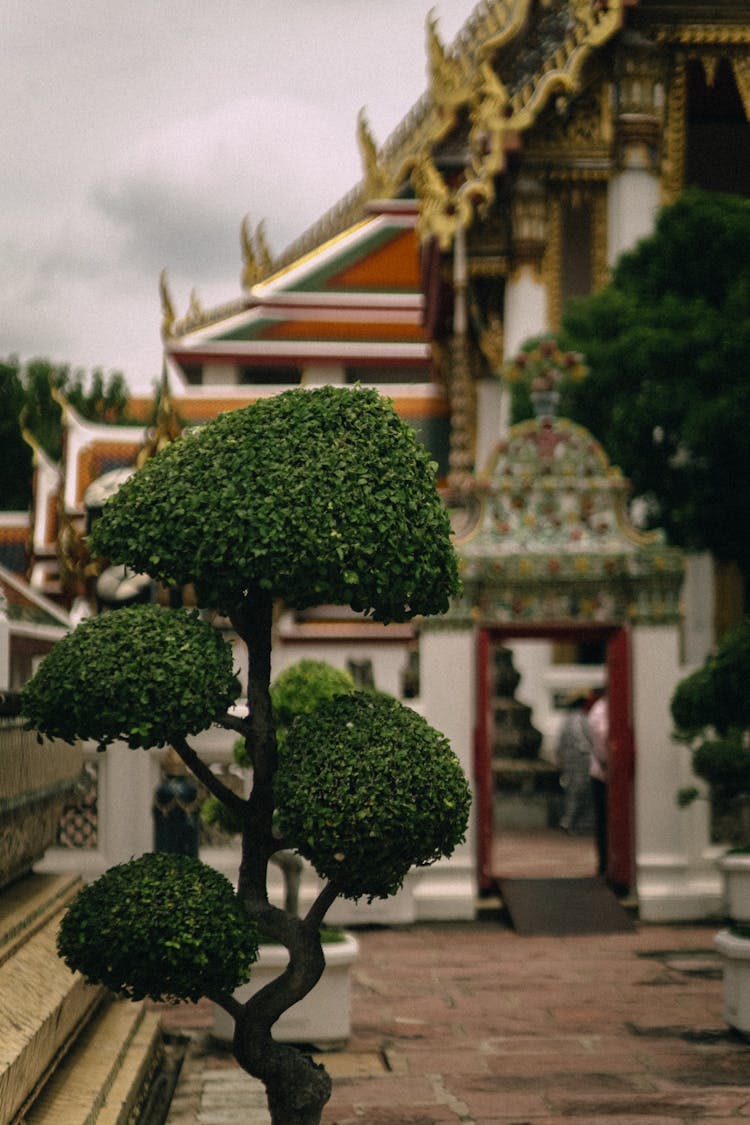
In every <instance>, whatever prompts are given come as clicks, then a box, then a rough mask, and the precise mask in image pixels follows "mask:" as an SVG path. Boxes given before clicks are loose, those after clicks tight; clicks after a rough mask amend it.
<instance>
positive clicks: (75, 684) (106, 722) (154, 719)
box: [22, 605, 239, 748]
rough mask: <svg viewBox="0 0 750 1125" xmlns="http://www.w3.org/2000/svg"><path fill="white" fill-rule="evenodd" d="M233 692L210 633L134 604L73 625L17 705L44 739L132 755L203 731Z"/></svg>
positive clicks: (189, 620) (228, 657) (185, 619)
mask: <svg viewBox="0 0 750 1125" xmlns="http://www.w3.org/2000/svg"><path fill="white" fill-rule="evenodd" d="M238 693H239V683H238V681H237V680H236V678H235V676H234V673H233V670H232V650H231V648H230V647H229V645H227V644H226V643H225V642H224V641H223V640H222V638H221V636H220V635H219V633H218V632H217V631H216V630H215V629H214V628H212V627H211V626H210V625H207V624H206V623H205V622H203V621H201V620H200V619H199V618H198V616H197V614H195V613H188V612H185V611H182V610H180V611H174V610H167V609H162V608H161V607H159V606H145V605H144V606H133V607H129V608H125V609H119V610H115V611H114V612H112V613H105V614H101V615H100V616H98V617H91V618H88V619H86V620H84V621H83V622H81V624H80V625H79V626H78V628H77V629H75V630H74V631H73V632H72V633H69V634H68V636H67V637H65V638H64V639H63V640H62V641H59V642H58V644H57V645H56V646H55V648H54V649H53V650H52V652H51V653H50V654H49V655H48V656H47V657H46V658H45V659H44V661H43V662H42V664H41V665H40V668H39V671H38V672H37V673H36V675H35V676H34V677H33V679H32V680H30V681H29V683H28V684H27V685H26V687H25V688H24V690H23V696H22V707H23V714H24V715H25V716H26V719H27V720H28V722H29V725H30V726H32V727H35V728H36V729H37V730H40V731H43V732H44V733H45V734H47V735H48V736H49V737H50V738H62V739H64V740H65V741H66V742H74V741H76V739H79V738H86V739H95V740H96V741H97V742H99V743H100V744H102V748H103V746H104V745H105V744H106V743H108V742H111V741H113V740H115V739H118V738H122V739H124V740H125V741H126V742H128V744H129V745H130V746H131V747H134V748H135V747H139V746H143V747H148V746H162V745H164V744H165V743H169V742H172V741H173V740H174V739H175V738H176V737H177V736H185V735H188V734H196V733H198V732H199V731H201V730H205V729H206V727H208V726H210V725H211V723H212V722H214V721H215V720H217V719H218V718H220V717H221V716H222V715H224V714H225V713H226V710H227V707H229V706H230V705H231V704H232V703H233V702H234V700H235V698H236V697H237V695H238Z"/></svg>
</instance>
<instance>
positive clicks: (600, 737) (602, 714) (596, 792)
mask: <svg viewBox="0 0 750 1125" xmlns="http://www.w3.org/2000/svg"><path fill="white" fill-rule="evenodd" d="M588 721H589V730H590V733H591V759H590V770H589V772H590V777H591V799H592V803H593V806H594V838H595V841H596V858H597V874H598V875H606V874H607V766H608V761H609V703H608V701H607V691H606V688H604V689H602V691H601V692H600V693H599V694H598V695H597V696H596V698H595V699H594V702H593V703H592V705H591V708H590V709H589V714H588Z"/></svg>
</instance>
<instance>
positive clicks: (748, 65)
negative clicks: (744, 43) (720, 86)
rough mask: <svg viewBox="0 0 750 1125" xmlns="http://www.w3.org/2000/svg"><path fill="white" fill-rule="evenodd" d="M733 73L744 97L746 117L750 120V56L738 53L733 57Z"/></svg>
mask: <svg viewBox="0 0 750 1125" xmlns="http://www.w3.org/2000/svg"><path fill="white" fill-rule="evenodd" d="M732 73H733V74H734V80H735V82H736V83H737V89H738V91H739V95H740V97H741V98H742V108H743V109H744V111H745V119H746V120H747V121H750V58H748V57H747V56H746V55H743V56H740V55H737V56H735V57H734V58H732Z"/></svg>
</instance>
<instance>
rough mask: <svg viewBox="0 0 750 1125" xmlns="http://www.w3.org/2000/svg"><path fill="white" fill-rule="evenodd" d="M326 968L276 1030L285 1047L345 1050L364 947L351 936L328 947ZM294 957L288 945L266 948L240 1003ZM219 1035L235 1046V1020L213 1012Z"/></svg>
mask: <svg viewBox="0 0 750 1125" xmlns="http://www.w3.org/2000/svg"><path fill="white" fill-rule="evenodd" d="M323 951H324V953H325V958H326V968H325V972H324V973H323V976H322V977H321V978H320V980H319V981H318V983H317V984H316V985H315V988H314V989H313V990H312V992H310V993H308V995H307V996H305V998H304V999H303V1000H300V1001H299V1003H297V1004H294V1005H293V1007H291V1008H289V1010H288V1011H286V1012H284V1014H283V1015H282V1016H281V1018H280V1019H279V1020H278V1021H277V1023H276V1024H275V1025H274V1029H273V1035H274V1039H276V1040H277V1041H278V1042H280V1043H309V1044H311V1045H312V1046H313V1047H316V1048H318V1050H323V1051H332V1050H336V1049H338V1048H340V1047H343V1046H344V1044H345V1043H346V1041H347V1040H348V1038H349V1036H350V1034H351V979H350V974H351V968H352V965H354V963H355V962H356V960H357V957H358V955H359V943H358V941H357V939H356V938H355V937H353V936H352V935H351V934H346V935H345V937H344V940H343V941H336V942H329V943H327V944H325V945H324V946H323ZM288 959H289V955H288V953H287V951H286V949H285V948H284V947H283V946H279V945H265V946H261V951H260V957H259V959H258V961H256V963H255V964H254V965H253V971H252V977H251V979H250V980H249V981H248V983H247V984H244V985H242V987H241V988H238V989H237V991H236V992H235V997H236V998H237V999H238V1000H239V1001H240V1002H241V1003H245V1001H247V1000H249V999H250V997H251V996H252V995H253V994H254V993H256V992H258V991H259V989H261V988H263V986H264V985H266V984H268V983H269V982H270V981H272V980H275V978H276V977H278V976H279V975H280V974H281V973H282V972H283V971H284V969H285V968H286V964H287V961H288ZM213 1033H214V1036H215V1037H216V1038H217V1039H220V1040H222V1041H224V1042H231V1040H232V1038H233V1036H234V1020H233V1019H231V1017H230V1016H229V1015H228V1014H227V1013H226V1012H225V1011H224V1009H223V1008H220V1007H219V1006H218V1005H215V1007H214V1028H213Z"/></svg>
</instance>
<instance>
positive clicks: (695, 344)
mask: <svg viewBox="0 0 750 1125" xmlns="http://www.w3.org/2000/svg"><path fill="white" fill-rule="evenodd" d="M563 329H564V330H563V333H562V343H563V344H564V346H566V347H571V348H574V349H575V350H577V351H580V352H583V353H584V355H585V357H586V360H587V362H588V364H589V367H590V375H589V377H588V378H587V379H586V380H584V381H583V382H582V383H580V384H578V385H573V386H570V387H569V388H568V389H567V391H566V397H565V399H564V402H563V409H564V411H565V412H566V413H567V414H569V415H570V416H571V417H572V418H574V419H575V420H576V421H578V422H580V423H581V424H583V425H585V426H587V427H588V428H589V429H590V430H591V431H592V432H593V433H594V434H595V436H596V437H597V438H598V439H599V440H600V441H601V442H602V443H603V445H604V447H605V448H606V450H607V452H608V454H609V456H610V457H611V459H612V461H613V462H614V463H615V464H617V465H619V466H620V468H621V469H622V470H623V472H624V473H625V475H626V476H627V477H629V479H630V480H631V482H632V485H633V495H634V496H635V497H641V498H643V500H644V501H645V502H646V508H647V513H648V524H649V526H651V527H657V526H658V527H663V528H664V529H665V530H666V532H667V535H668V537H669V539H670V541H671V542H673V543H674V544H675V545H677V546H682V547H685V548H688V549H697V550H706V549H707V550H710V551H713V552H714V554H715V555H716V556H717V557H718V558H719V559H721V560H724V561H735V562H737V563H738V564H739V566H740V567H741V569H742V570H743V572H744V574H745V576H746V581H747V576H748V574H750V536H748V534H747V528H748V526H750V490H748V489H747V488H745V487H744V486H738V485H739V483H740V482H744V481H746V480H747V479H748V478H749V477H750V441H748V437H747V430H748V424H750V380H749V379H748V377H747V356H748V354H750V201H748V200H745V199H741V198H738V197H733V196H726V195H720V194H717V193H708V192H702V191H697V190H695V191H690V192H687V193H685V195H683V196H682V197H681V198H680V199H679V200H678V201H677V202H676V203H674V204H673V205H672V206H670V207H667V208H665V209H664V210H662V211H661V212H660V214H659V216H658V219H657V222H656V226H655V229H654V233H653V234H652V235H651V236H650V237H649V238H646V239H644V240H643V241H642V242H640V243H639V244H638V245H637V246H636V248H635V249H634V250H633V251H631V252H630V253H627V254H624V255H623V256H622V257H621V258H620V260H619V261H618V263H617V265H616V267H615V269H614V271H613V275H612V281H611V283H610V285H609V286H608V287H607V288H606V289H605V290H604V291H603V292H601V293H599V294H597V295H594V296H592V297H588V298H585V299H580V300H578V301H574V302H571V303H570V305H569V307H568V308H567V310H566V313H565V317H564V324H563Z"/></svg>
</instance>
